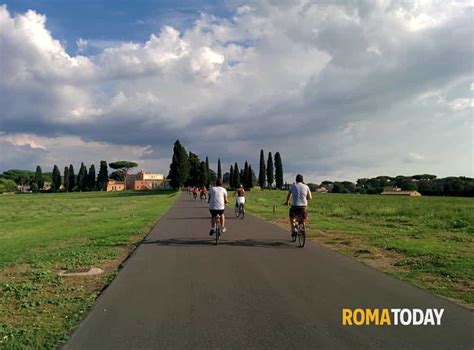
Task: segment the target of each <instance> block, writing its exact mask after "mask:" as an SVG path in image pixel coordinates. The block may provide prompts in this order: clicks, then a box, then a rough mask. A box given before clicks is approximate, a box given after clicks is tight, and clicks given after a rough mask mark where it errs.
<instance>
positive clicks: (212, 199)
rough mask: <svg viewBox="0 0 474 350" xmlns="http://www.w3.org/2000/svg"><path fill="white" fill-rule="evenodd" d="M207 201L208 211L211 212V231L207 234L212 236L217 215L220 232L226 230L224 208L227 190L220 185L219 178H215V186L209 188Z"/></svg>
mask: <svg viewBox="0 0 474 350" xmlns="http://www.w3.org/2000/svg"><path fill="white" fill-rule="evenodd" d="M207 202H208V203H209V212H210V213H211V231H209V235H211V236H212V235H213V234H214V223H215V221H216V218H217V215H220V222H221V228H222V230H221V232H226V231H227V229H226V228H225V216H224V210H225V205H226V204H227V202H228V201H227V190H226V189H225V188H224V187H222V181H221V180H220V179H217V181H216V186H215V187H211V189H210V190H209V197H208V200H207Z"/></svg>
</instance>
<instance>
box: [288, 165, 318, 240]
mask: <svg viewBox="0 0 474 350" xmlns="http://www.w3.org/2000/svg"><path fill="white" fill-rule="evenodd" d="M290 197H291V208H290V213H289V216H290V227H291V237H295V236H296V232H295V231H294V229H293V219H294V218H295V217H298V216H300V215H301V216H302V217H303V220H304V221H305V222H306V220H307V218H308V212H307V211H306V207H307V205H308V201H309V200H311V199H312V198H313V196H312V195H311V191H310V189H309V187H308V186H307V185H306V184H305V183H304V182H303V175H300V174H298V175H296V183H294V184H293V185H291V187H290V190H289V191H288V195H287V196H286V201H285V204H286V205H288V202H289V201H290Z"/></svg>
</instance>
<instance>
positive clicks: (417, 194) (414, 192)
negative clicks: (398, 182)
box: [381, 189, 421, 197]
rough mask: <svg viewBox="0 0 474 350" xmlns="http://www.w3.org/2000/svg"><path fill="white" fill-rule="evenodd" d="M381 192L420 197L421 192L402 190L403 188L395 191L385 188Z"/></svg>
mask: <svg viewBox="0 0 474 350" xmlns="http://www.w3.org/2000/svg"><path fill="white" fill-rule="evenodd" d="M381 194H383V195H395V196H410V197H420V196H421V193H420V192H418V191H402V190H401V189H398V190H395V191H386V190H384V191H383V192H382V193H381Z"/></svg>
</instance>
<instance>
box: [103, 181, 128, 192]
mask: <svg viewBox="0 0 474 350" xmlns="http://www.w3.org/2000/svg"><path fill="white" fill-rule="evenodd" d="M124 190H125V183H124V182H123V181H117V180H109V181H107V192H113V191H124Z"/></svg>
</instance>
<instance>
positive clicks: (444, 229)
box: [246, 190, 474, 308]
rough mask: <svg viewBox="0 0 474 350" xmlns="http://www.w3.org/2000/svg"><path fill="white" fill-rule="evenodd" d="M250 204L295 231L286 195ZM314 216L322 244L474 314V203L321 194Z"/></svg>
mask: <svg viewBox="0 0 474 350" xmlns="http://www.w3.org/2000/svg"><path fill="white" fill-rule="evenodd" d="M247 197H248V198H247V203H246V207H247V209H248V211H249V212H250V213H253V214H256V215H257V216H259V217H261V218H263V219H265V220H269V221H273V222H276V223H278V224H280V225H283V226H284V227H288V224H287V215H288V208H287V207H284V206H283V205H282V203H283V202H284V199H285V197H286V192H283V191H260V190H253V191H251V192H249V193H248V196H247ZM274 204H275V205H277V207H276V212H275V213H273V210H272V209H273V205H274ZM309 213H310V223H309V228H310V230H309V235H310V236H312V237H314V238H315V239H316V240H317V241H318V242H320V243H322V244H324V245H326V246H329V247H331V248H332V249H335V250H337V251H339V252H341V253H343V254H346V255H350V256H352V257H354V258H356V259H358V260H360V261H362V262H364V263H366V264H368V265H371V266H373V267H376V268H378V269H380V270H382V271H385V272H387V273H389V274H391V275H394V276H396V277H398V278H400V279H403V280H405V281H409V282H411V283H413V284H415V285H417V286H419V287H421V288H425V289H428V290H430V291H432V292H434V293H436V294H439V295H443V296H446V297H449V298H453V299H456V300H457V301H458V302H459V303H461V304H464V305H466V306H468V307H471V308H472V307H474V199H473V198H454V197H419V198H416V197H394V196H380V195H348V194H341V195H338V194H318V195H315V196H314V199H313V201H312V202H311V203H310V206H309Z"/></svg>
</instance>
